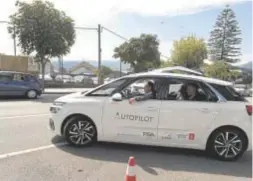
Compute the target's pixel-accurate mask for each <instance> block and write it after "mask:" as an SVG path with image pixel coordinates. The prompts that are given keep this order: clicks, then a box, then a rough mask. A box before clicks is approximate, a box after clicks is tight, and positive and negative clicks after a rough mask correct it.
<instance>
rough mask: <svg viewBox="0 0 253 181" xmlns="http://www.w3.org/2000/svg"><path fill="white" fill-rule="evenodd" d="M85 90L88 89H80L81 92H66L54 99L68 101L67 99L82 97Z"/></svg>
mask: <svg viewBox="0 0 253 181" xmlns="http://www.w3.org/2000/svg"><path fill="white" fill-rule="evenodd" d="M86 92H88V91H85V92H84V91H81V92H75V93H71V94H67V95H64V96H61V97H59V98H57V99H56V100H55V102H69V101H68V100H71V99H78V98H83V97H84V96H85V94H86Z"/></svg>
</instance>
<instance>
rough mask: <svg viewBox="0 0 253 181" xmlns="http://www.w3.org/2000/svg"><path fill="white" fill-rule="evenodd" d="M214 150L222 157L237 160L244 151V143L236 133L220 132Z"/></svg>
mask: <svg viewBox="0 0 253 181" xmlns="http://www.w3.org/2000/svg"><path fill="white" fill-rule="evenodd" d="M214 149H215V152H216V153H217V154H218V155H219V156H220V157H224V158H226V159H228V158H235V157H236V156H237V155H239V154H240V153H241V151H242V149H243V141H242V140H241V138H240V136H239V135H238V134H236V133H234V132H228V131H226V132H220V133H219V134H218V135H217V136H216V138H215V140H214Z"/></svg>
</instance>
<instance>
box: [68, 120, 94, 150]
mask: <svg viewBox="0 0 253 181" xmlns="http://www.w3.org/2000/svg"><path fill="white" fill-rule="evenodd" d="M64 135H65V137H66V140H67V142H68V143H70V144H71V145H73V146H77V147H82V146H89V145H91V144H93V143H94V142H95V141H96V128H95V125H94V124H93V123H92V121H90V120H88V119H85V118H83V117H75V118H72V119H71V120H70V121H69V122H68V123H67V124H66V126H65V131H64Z"/></svg>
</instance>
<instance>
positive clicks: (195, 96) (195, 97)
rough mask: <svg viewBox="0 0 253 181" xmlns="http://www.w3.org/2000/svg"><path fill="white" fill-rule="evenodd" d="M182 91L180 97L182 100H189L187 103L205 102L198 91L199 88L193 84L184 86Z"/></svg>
mask: <svg viewBox="0 0 253 181" xmlns="http://www.w3.org/2000/svg"><path fill="white" fill-rule="evenodd" d="M184 86H185V87H183V90H182V92H181V94H182V97H183V98H184V100H189V101H204V100H206V96H205V95H203V94H201V93H200V92H199V91H198V89H199V86H198V85H197V84H194V83H188V84H186V85H184Z"/></svg>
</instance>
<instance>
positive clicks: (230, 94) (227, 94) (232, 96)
mask: <svg viewBox="0 0 253 181" xmlns="http://www.w3.org/2000/svg"><path fill="white" fill-rule="evenodd" d="M211 85H212V86H213V87H214V88H215V89H216V90H217V91H218V92H219V93H220V94H221V95H222V96H223V97H224V98H225V99H227V100H228V101H246V99H245V98H244V97H243V96H241V95H240V94H239V93H238V92H236V90H235V89H234V88H233V87H232V86H224V85H218V84H211Z"/></svg>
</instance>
